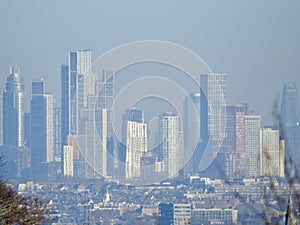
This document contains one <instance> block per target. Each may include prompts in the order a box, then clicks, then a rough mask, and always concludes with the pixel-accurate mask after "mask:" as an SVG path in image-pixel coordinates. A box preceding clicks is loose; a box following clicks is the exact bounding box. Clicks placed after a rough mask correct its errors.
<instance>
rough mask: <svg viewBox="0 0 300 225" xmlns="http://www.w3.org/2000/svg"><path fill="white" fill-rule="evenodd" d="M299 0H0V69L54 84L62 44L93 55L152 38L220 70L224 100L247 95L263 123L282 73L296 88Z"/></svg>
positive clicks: (54, 87) (51, 87) (62, 60)
mask: <svg viewBox="0 0 300 225" xmlns="http://www.w3.org/2000/svg"><path fill="white" fill-rule="evenodd" d="M299 12H300V1H298V0H292V1H282V0H264V1H262V0H254V1H238V0H236V1H227V0H222V1H214V0H209V1H199V0H197V1H196V0H195V1H174V0H172V1H171V0H170V1H154V0H151V1H141V0H135V1H99V0H88V1H77V0H63V1H62V0H52V1H40V0H26V1H16V0H1V2H0V76H1V84H2V86H4V82H5V77H6V76H7V75H8V73H9V66H10V65H18V66H19V67H20V70H21V74H22V76H23V77H24V79H25V81H26V85H27V86H26V91H27V92H28V93H29V92H30V86H29V84H30V82H31V81H32V80H33V79H34V78H41V77H43V78H44V80H45V82H46V85H47V86H46V89H47V91H49V92H53V93H55V94H56V98H57V99H59V96H58V92H59V89H60V83H59V75H60V65H61V64H66V63H67V60H68V52H69V51H70V50H77V49H82V48H88V49H92V54H93V58H94V59H96V58H97V57H98V56H100V55H101V54H103V53H104V52H105V51H107V50H109V49H111V48H113V47H116V46H118V45H120V44H124V43H127V42H131V41H138V40H144V39H157V40H165V41H171V42H175V43H178V44H180V45H183V46H186V47H187V48H190V49H191V50H193V51H194V52H196V53H197V54H198V55H199V56H200V57H202V58H203V60H204V61H205V62H206V63H207V64H208V65H209V66H210V67H211V69H212V70H213V71H214V72H218V73H227V74H228V95H229V96H228V97H229V103H230V104H238V103H241V102H248V103H250V104H251V106H252V108H253V109H254V110H255V112H256V113H257V114H261V115H263V120H264V122H265V123H269V122H271V111H272V105H273V102H274V100H275V99H276V98H278V97H279V96H280V92H281V89H282V86H283V83H284V82H285V81H294V82H296V84H297V87H298V89H300V63H299V60H300V25H299V21H300V13H299Z"/></svg>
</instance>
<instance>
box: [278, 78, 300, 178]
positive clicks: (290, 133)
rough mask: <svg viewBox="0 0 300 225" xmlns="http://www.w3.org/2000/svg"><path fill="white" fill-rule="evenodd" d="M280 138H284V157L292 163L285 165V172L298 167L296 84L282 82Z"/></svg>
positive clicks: (299, 120) (299, 131)
mask: <svg viewBox="0 0 300 225" xmlns="http://www.w3.org/2000/svg"><path fill="white" fill-rule="evenodd" d="M280 122H281V138H282V139H284V140H285V144H286V146H285V157H286V159H287V162H290V161H292V162H293V164H294V165H287V171H286V172H287V173H289V172H291V169H292V168H291V167H293V166H296V167H297V169H298V170H299V169H300V118H299V100H298V97H297V88H296V84H295V83H293V82H287V83H285V84H284V87H283V90H282V99H281V111H280Z"/></svg>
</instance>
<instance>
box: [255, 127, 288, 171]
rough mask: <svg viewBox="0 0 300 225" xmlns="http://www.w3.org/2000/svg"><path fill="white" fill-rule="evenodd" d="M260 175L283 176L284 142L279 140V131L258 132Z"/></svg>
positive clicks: (268, 129)
mask: <svg viewBox="0 0 300 225" xmlns="http://www.w3.org/2000/svg"><path fill="white" fill-rule="evenodd" d="M260 175H261V176H281V177H283V176H284V141H280V140H279V130H273V129H271V128H264V129H262V130H261V131H260Z"/></svg>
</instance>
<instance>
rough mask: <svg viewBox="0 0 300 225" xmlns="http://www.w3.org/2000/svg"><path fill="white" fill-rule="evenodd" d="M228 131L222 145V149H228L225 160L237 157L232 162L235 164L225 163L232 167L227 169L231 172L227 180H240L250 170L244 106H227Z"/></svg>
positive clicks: (226, 130)
mask: <svg viewBox="0 0 300 225" xmlns="http://www.w3.org/2000/svg"><path fill="white" fill-rule="evenodd" d="M225 108H226V114H225V115H226V129H225V137H224V140H223V143H222V146H223V147H226V148H222V149H226V151H225V154H229V155H231V157H228V156H226V157H225V160H230V161H232V160H231V158H232V157H237V159H238V160H237V159H236V160H234V161H232V162H233V164H231V163H227V162H225V165H230V167H232V169H229V170H228V169H225V171H227V172H229V174H226V176H227V178H239V177H241V176H243V175H245V174H246V171H245V170H246V169H247V168H248V166H247V164H248V160H247V158H246V154H245V123H244V118H245V108H244V106H243V105H233V106H226V107H225Z"/></svg>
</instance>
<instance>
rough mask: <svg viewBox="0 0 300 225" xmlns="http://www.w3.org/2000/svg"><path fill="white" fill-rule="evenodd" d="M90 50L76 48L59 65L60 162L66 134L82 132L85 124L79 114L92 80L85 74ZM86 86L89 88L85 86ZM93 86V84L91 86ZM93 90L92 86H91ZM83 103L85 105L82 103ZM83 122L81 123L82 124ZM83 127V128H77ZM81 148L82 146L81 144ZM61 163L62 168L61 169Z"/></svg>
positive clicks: (89, 63)
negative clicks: (65, 62)
mask: <svg viewBox="0 0 300 225" xmlns="http://www.w3.org/2000/svg"><path fill="white" fill-rule="evenodd" d="M91 58H92V54H91V50H85V49H82V50H78V51H75V52H70V53H69V64H68V65H62V66H61V162H62V163H63V161H64V160H63V157H64V154H63V145H67V136H68V135H77V134H79V133H81V134H83V133H84V129H85V125H84V120H83V119H82V118H83V116H82V115H80V113H81V110H83V107H84V106H85V107H87V106H86V104H87V103H86V101H87V99H88V98H87V95H88V93H89V92H88V91H86V89H87V90H89V91H90V89H91V87H90V86H91V85H95V82H94V80H95V79H92V81H91V82H90V80H91V79H89V77H93V78H95V75H94V74H93V76H85V75H86V73H87V72H88V71H89V69H90V67H91V64H92V61H91V60H92V59H91ZM86 86H88V87H90V88H86ZM93 87H94V86H93ZM92 89H93V91H95V90H94V88H92ZM84 104H85V105H84ZM82 123H83V124H82ZM79 129H83V130H81V131H80V130H79ZM81 148H82V149H83V146H81ZM63 168H64V167H63V164H62V169H63Z"/></svg>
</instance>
